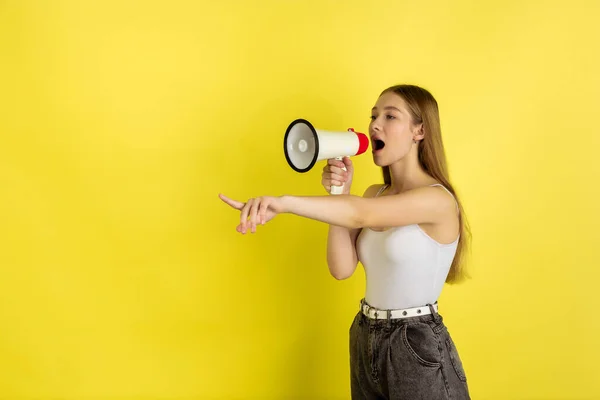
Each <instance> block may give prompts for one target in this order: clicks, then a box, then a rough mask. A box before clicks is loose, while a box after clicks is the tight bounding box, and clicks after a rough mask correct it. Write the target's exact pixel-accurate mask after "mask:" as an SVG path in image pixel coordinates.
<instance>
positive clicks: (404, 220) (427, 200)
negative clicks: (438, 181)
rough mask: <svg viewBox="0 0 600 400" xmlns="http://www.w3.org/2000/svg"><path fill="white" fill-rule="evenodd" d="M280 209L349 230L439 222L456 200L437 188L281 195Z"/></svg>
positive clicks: (451, 209)
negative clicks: (384, 192)
mask: <svg viewBox="0 0 600 400" xmlns="http://www.w3.org/2000/svg"><path fill="white" fill-rule="evenodd" d="M280 200H281V201H280V203H279V206H278V210H277V212H279V213H291V214H295V215H299V216H302V217H306V218H310V219H314V220H317V221H321V222H325V223H328V224H331V225H338V226H342V227H345V228H349V229H357V228H364V227H371V228H384V227H390V226H404V225H411V224H425V223H430V224H437V223H440V222H443V220H444V219H445V218H446V217H447V216H448V215H449V214H448V213H449V212H454V211H455V204H454V201H453V199H452V198H451V197H450V196H448V195H447V194H446V193H443V192H442V191H441V190H439V189H437V188H434V187H422V188H418V189H413V190H409V191H406V192H403V193H400V194H395V195H389V196H382V197H373V198H367V197H359V196H352V195H339V196H282V197H281V198H280Z"/></svg>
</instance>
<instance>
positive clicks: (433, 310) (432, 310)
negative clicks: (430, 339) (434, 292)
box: [427, 304, 440, 323]
mask: <svg viewBox="0 0 600 400" xmlns="http://www.w3.org/2000/svg"><path fill="white" fill-rule="evenodd" d="M427 307H429V311H431V316H432V317H433V320H434V321H435V322H436V323H439V322H440V316H439V314H438V313H437V311H435V308H433V305H432V304H427Z"/></svg>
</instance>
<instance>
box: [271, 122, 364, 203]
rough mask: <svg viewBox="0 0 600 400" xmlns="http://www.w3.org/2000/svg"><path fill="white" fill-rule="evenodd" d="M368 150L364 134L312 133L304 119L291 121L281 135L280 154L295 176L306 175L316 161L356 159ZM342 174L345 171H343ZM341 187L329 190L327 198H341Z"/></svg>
mask: <svg viewBox="0 0 600 400" xmlns="http://www.w3.org/2000/svg"><path fill="white" fill-rule="evenodd" d="M368 148H369V138H368V137H367V135H365V134H364V133H360V132H355V131H354V129H352V128H350V129H348V131H342V132H330V131H324V130H320V129H315V128H314V127H313V126H312V124H311V123H310V122H308V121H307V120H305V119H301V118H300V119H297V120H295V121H293V122H292V123H291V124H290V125H289V126H288V128H287V130H286V131H285V136H284V138H283V151H284V153H285V159H286V160H287V162H288V164H289V165H290V167H292V168H293V169H294V170H295V171H297V172H307V171H310V170H311V168H312V167H313V166H314V165H315V163H316V162H317V161H319V160H326V159H330V158H335V159H338V160H341V159H342V158H343V157H344V156H349V157H350V156H357V155H359V154H362V153H364V152H365V151H367V149H368ZM344 170H346V168H344ZM343 188H344V186H343V185H342V186H332V187H331V194H341V193H342V190H343Z"/></svg>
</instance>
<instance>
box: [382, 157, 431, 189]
mask: <svg viewBox="0 0 600 400" xmlns="http://www.w3.org/2000/svg"><path fill="white" fill-rule="evenodd" d="M415 150H416V149H415ZM389 168H390V180H391V184H390V188H389V189H388V192H391V193H400V192H403V191H405V190H410V189H412V188H415V187H417V186H419V185H420V184H422V182H424V181H428V180H430V179H431V177H430V176H429V175H428V174H427V173H426V172H425V170H424V169H423V168H422V167H421V164H419V160H418V153H417V152H416V151H411V152H410V153H409V154H407V156H406V157H404V158H402V159H401V160H398V161H396V162H394V163H393V164H391V165H390V166H389Z"/></svg>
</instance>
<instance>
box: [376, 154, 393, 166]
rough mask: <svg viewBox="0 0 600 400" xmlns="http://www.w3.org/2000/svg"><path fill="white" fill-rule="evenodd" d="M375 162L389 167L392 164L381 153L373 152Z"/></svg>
mask: <svg viewBox="0 0 600 400" xmlns="http://www.w3.org/2000/svg"><path fill="white" fill-rule="evenodd" d="M373 163H374V164H375V165H377V166H378V167H387V166H389V165H390V164H389V163H387V162H385V159H383V158H382V157H381V156H380V155H379V154H373Z"/></svg>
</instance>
